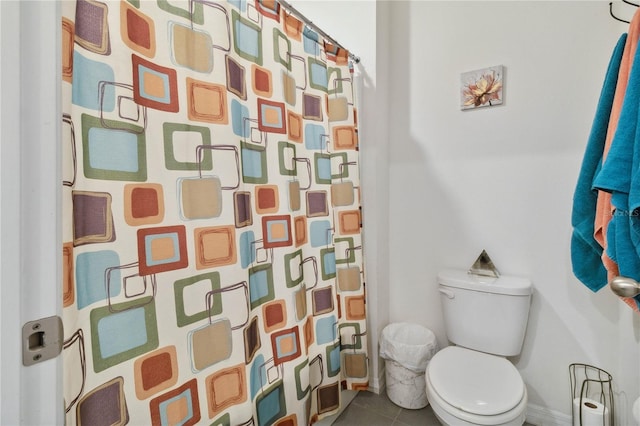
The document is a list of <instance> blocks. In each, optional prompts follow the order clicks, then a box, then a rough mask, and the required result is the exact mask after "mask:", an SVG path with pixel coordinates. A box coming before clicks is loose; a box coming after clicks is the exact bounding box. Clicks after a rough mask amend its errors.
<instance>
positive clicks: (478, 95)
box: [460, 65, 504, 110]
mask: <svg viewBox="0 0 640 426" xmlns="http://www.w3.org/2000/svg"><path fill="white" fill-rule="evenodd" d="M460 83H461V87H460V109H462V110H469V109H476V108H481V107H487V106H495V105H501V104H502V101H503V91H504V69H503V66H502V65H497V66H494V67H489V68H483V69H479V70H475V71H468V72H465V73H462V74H461V75H460Z"/></svg>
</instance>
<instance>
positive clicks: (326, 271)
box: [320, 248, 336, 280]
mask: <svg viewBox="0 0 640 426" xmlns="http://www.w3.org/2000/svg"><path fill="white" fill-rule="evenodd" d="M320 264H321V265H322V268H321V270H322V279H323V280H329V279H331V278H335V276H336V251H335V249H333V248H328V249H321V250H320Z"/></svg>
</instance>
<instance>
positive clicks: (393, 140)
mask: <svg viewBox="0 0 640 426" xmlns="http://www.w3.org/2000/svg"><path fill="white" fill-rule="evenodd" d="M393 5H394V6H393V8H392V9H391V16H390V20H391V25H390V26H391V28H393V33H392V35H391V42H390V45H391V46H392V47H391V49H390V60H391V64H392V65H391V69H390V73H389V74H390V78H391V82H390V91H391V95H390V97H391V101H390V102H391V103H390V108H389V110H390V116H389V120H390V133H391V137H390V139H389V150H390V160H389V167H390V172H389V176H390V184H389V187H390V189H389V192H390V204H389V205H390V207H389V209H390V213H389V214H390V218H391V220H390V234H389V235H390V243H389V247H390V259H389V264H390V282H391V285H390V287H391V291H390V294H389V304H390V308H389V309H390V320H391V321H401V320H410V321H414V322H417V323H420V324H424V325H426V326H428V327H430V328H432V329H433V330H434V332H435V333H436V335H437V336H438V340H439V342H440V343H441V344H446V337H445V334H444V330H443V325H442V321H441V312H440V306H439V300H438V296H437V292H436V283H435V276H436V273H437V271H438V270H439V269H441V268H444V267H456V268H462V269H467V268H468V267H469V266H470V265H471V264H472V263H473V261H474V260H475V258H476V257H477V256H478V255H479V254H480V252H481V251H482V249H486V250H487V251H488V253H489V254H490V256H491V257H492V259H493V261H494V263H495V264H496V265H497V267H498V268H499V269H500V270H501V272H503V273H504V274H512V275H522V276H526V277H530V278H531V279H532V280H533V283H534V286H535V294H534V296H533V304H532V308H531V314H530V321H529V328H528V332H527V337H526V341H525V344H524V349H523V352H522V354H521V356H520V357H519V358H518V359H515V360H514V361H515V362H516V366H517V367H518V369H519V370H520V371H521V372H522V374H523V377H524V379H525V382H526V383H527V385H528V390H529V399H530V402H531V403H532V404H535V405H538V406H542V407H546V408H548V409H550V410H554V411H557V412H560V413H565V414H570V413H571V405H570V389H569V376H568V366H569V364H570V363H572V362H584V363H589V364H594V365H596V366H598V367H601V368H603V369H605V370H608V371H609V372H610V373H612V374H613V376H614V381H615V384H616V386H617V390H618V395H617V398H618V401H617V402H618V404H619V405H618V407H617V408H618V409H619V410H620V411H621V417H620V419H621V422H620V424H624V425H628V424H630V422H631V421H630V420H629V419H630V417H628V416H629V410H630V405H631V403H632V402H633V400H634V399H635V398H636V397H637V396H638V395H639V394H640V381H639V373H638V366H639V362H640V361H639V360H640V357H639V343H638V342H640V316H639V315H631V313H630V312H628V311H629V308H627V307H626V305H624V304H622V302H620V301H618V300H617V299H616V298H615V297H614V296H613V294H612V293H611V292H610V291H609V290H608V289H604V290H602V291H601V292H600V293H598V294H591V293H590V291H589V290H587V289H586V287H584V286H582V285H581V284H580V283H579V282H578V281H577V280H576V279H575V278H574V277H573V275H572V272H571V264H570V235H571V225H570V214H571V203H572V195H573V189H574V185H575V182H576V178H577V174H578V170H579V167H580V162H581V160H582V155H583V152H584V147H585V145H586V140H587V136H588V133H589V130H590V126H591V120H592V119H593V115H594V111H595V106H596V103H597V100H598V96H599V93H600V88H601V86H602V81H603V78H604V72H605V70H606V66H607V63H608V61H609V58H610V55H611V52H612V49H613V46H614V45H615V43H616V41H617V39H618V37H619V35H620V34H621V33H622V32H623V31H624V30H625V26H624V24H620V23H617V22H616V21H614V20H613V19H612V18H610V17H609V12H608V3H606V2H601V1H598V2H593V1H591V2H541V1H534V2H525V1H521V2H520V1H519V2H515V1H508V2H484V1H472V2H451V1H448V2H432V1H427V2H420V1H415V2H393ZM500 64H502V65H504V66H505V67H506V72H505V74H506V80H505V81H506V88H505V104H504V105H502V106H497V107H493V108H485V109H479V110H475V111H460V108H459V87H460V82H459V79H460V73H462V72H464V71H470V70H474V69H478V68H483V67H487V66H493V65H500Z"/></svg>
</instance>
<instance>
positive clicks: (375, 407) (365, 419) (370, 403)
mask: <svg viewBox="0 0 640 426" xmlns="http://www.w3.org/2000/svg"><path fill="white" fill-rule="evenodd" d="M333 425H334V426H440V423H439V422H438V419H437V418H436V416H435V414H433V410H432V409H431V406H429V405H427V406H426V407H425V408H423V409H421V410H408V409H406V408H402V407H399V406H397V405H395V404H394V403H393V402H391V400H389V397H387V394H386V392H383V393H382V394H380V395H376V394H375V393H373V392H358V395H357V396H356V397H355V398H354V400H353V401H352V402H351V404H349V406H348V407H347V408H346V409H345V410H344V411H343V412H342V414H340V416H339V417H338V418H337V419H336V420H335V421H334V422H333ZM524 426H533V425H530V424H529V423H525V424H524Z"/></svg>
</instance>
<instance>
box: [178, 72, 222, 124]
mask: <svg viewBox="0 0 640 426" xmlns="http://www.w3.org/2000/svg"><path fill="white" fill-rule="evenodd" d="M187 105H188V116H189V119H191V120H195V121H204V122H208V123H216V124H227V123H228V122H229V114H228V112H227V88H226V87H225V86H222V85H220V84H212V83H207V82H206V81H200V80H195V79H193V78H190V77H187Z"/></svg>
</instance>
